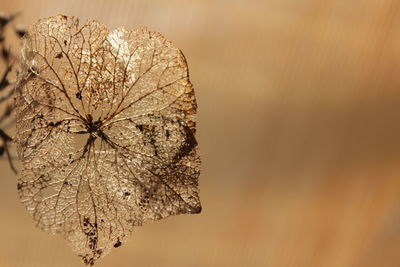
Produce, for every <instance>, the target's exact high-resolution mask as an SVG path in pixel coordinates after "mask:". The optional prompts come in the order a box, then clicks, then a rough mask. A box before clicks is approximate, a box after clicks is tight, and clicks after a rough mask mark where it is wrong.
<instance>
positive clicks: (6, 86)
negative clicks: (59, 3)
mask: <svg viewBox="0 0 400 267" xmlns="http://www.w3.org/2000/svg"><path fill="white" fill-rule="evenodd" d="M15 17H16V15H12V16H7V15H4V14H0V64H1V67H2V68H4V70H2V71H3V73H2V74H1V78H0V107H1V109H0V112H1V115H0V140H1V145H0V157H2V156H4V154H5V155H6V157H7V159H8V162H9V165H10V168H11V169H12V170H13V172H14V173H17V170H16V168H15V166H14V164H13V161H12V156H11V152H10V144H11V143H12V141H13V140H12V138H11V137H10V135H9V134H7V133H6V128H9V127H10V126H11V125H13V124H14V120H13V119H12V113H13V111H14V109H13V103H12V96H13V94H14V82H13V81H12V80H11V76H12V74H13V71H14V69H13V66H14V63H15V61H16V59H17V57H16V56H14V55H13V54H12V52H11V49H10V47H9V44H8V43H7V42H6V30H7V29H8V28H9V27H10V24H11V22H12V21H13V20H14V18H15ZM15 33H16V34H17V35H18V36H19V37H22V36H23V35H24V34H25V31H24V30H22V29H17V30H15ZM7 39H8V38H7Z"/></svg>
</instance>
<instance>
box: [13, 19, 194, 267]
mask: <svg viewBox="0 0 400 267" xmlns="http://www.w3.org/2000/svg"><path fill="white" fill-rule="evenodd" d="M78 24H79V23H78V20H77V19H76V18H74V17H66V16H62V15H59V16H54V17H50V18H46V19H42V20H40V21H39V22H37V23H36V24H35V25H34V26H32V27H31V28H30V30H29V31H28V33H27V34H26V36H25V38H24V40H23V41H24V43H23V55H22V65H21V74H20V76H19V80H18V84H17V86H16V88H17V89H16V94H17V95H16V102H15V108H16V137H15V142H16V144H17V149H18V155H19V157H20V159H21V161H22V171H21V174H20V177H19V180H18V191H19V195H20V198H21V200H22V202H23V204H24V205H25V206H26V208H27V210H28V212H29V213H30V214H31V216H32V217H33V219H34V220H35V222H36V223H37V225H38V226H39V227H40V228H42V229H44V230H45V231H48V232H51V233H60V234H62V235H63V236H64V237H65V238H66V239H67V240H68V241H69V242H70V243H71V244H72V247H73V249H74V250H75V251H76V252H77V253H78V254H79V256H80V257H82V259H83V261H84V263H86V264H88V265H93V264H94V263H95V261H96V260H98V259H99V258H101V257H102V256H104V255H105V254H107V253H108V252H109V251H110V249H111V248H112V247H119V246H121V244H123V243H124V242H125V241H126V239H127V236H128V235H129V233H130V232H131V231H132V230H133V227H134V226H137V225H142V224H143V223H144V222H146V221H149V220H150V221H151V220H159V219H162V218H166V217H168V216H170V215H177V214H184V213H199V212H200V211H201V206H200V200H199V196H198V176H199V174H200V169H199V168H200V158H199V155H198V153H197V142H196V139H195V115H196V100H195V96H194V91H193V87H192V85H191V83H190V81H189V78H188V68H187V64H186V60H185V58H184V56H183V54H182V53H181V51H180V50H179V49H177V48H175V47H174V46H173V45H172V44H171V42H169V41H167V40H166V39H165V38H164V37H163V36H162V35H161V34H159V33H157V32H154V31H150V30H148V29H147V28H140V29H137V30H133V31H127V30H124V29H116V30H112V31H109V30H108V29H107V28H106V27H104V26H103V25H101V24H100V23H98V22H96V21H90V22H88V23H87V24H85V25H83V26H79V25H78Z"/></svg>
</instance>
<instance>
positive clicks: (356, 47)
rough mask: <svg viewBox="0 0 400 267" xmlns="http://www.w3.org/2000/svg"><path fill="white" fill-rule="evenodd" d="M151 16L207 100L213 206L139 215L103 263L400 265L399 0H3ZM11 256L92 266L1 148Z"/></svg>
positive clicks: (148, 20) (208, 200)
mask: <svg viewBox="0 0 400 267" xmlns="http://www.w3.org/2000/svg"><path fill="white" fill-rule="evenodd" d="M0 9H1V10H3V11H5V12H7V13H13V12H21V16H20V17H19V18H18V21H17V22H18V23H21V24H24V25H30V24H31V23H33V22H34V21H36V20H37V19H38V18H41V17H44V16H50V15H54V14H60V13H62V14H66V15H76V16H78V17H79V18H80V20H81V22H84V21H85V20H86V19H87V18H95V19H98V20H100V21H101V22H103V23H105V24H107V25H108V26H109V27H111V28H113V27H118V26H125V27H127V28H135V27H137V26H139V25H148V26H149V27H151V28H152V29H155V30H158V31H160V32H162V33H163V34H164V35H165V36H166V37H167V38H169V39H170V40H172V41H173V42H174V43H175V44H176V45H177V46H178V47H180V48H181V49H182V50H183V52H184V53H185V55H186V58H187V60H188V63H189V67H190V73H191V80H192V82H193V83H194V85H195V89H196V94H197V100H198V105H199V114H198V140H199V143H200V149H201V154H202V158H203V172H202V175H201V177H200V182H201V184H200V186H201V197H202V203H203V212H202V213H201V214H200V215H196V216H194V215H190V216H189V215H187V216H177V217H173V218H169V219H166V220H164V221H158V222H154V223H151V224H147V225H145V226H144V227H140V228H137V230H136V231H135V232H134V233H133V235H132V237H131V239H130V240H129V242H128V243H127V244H126V245H124V246H122V247H121V248H118V249H115V250H114V251H112V253H111V254H109V255H108V256H106V257H105V258H104V259H103V260H101V261H100V262H98V264H96V266H98V267H105V266H126V267H127V266H161V267H163V266H173V267H178V266H185V267H186V266H199V267H202V266H216V267H219V266H229V267H231V266H255V267H257V266H267V267H269V266H271V267H281V266H282V267H292V266H296V267H297V266H300V267H303V266H304V267H310V266H316V267H319V266H323V267H325V266H327V267H331V266H332V267H347V266H355V267H368V266H371V267H375V266H385V267H391V266H400V253H399V251H400V164H399V163H400V139H399V138H400V68H399V67H400V46H399V45H400V2H399V1H398V0H381V1H375V0H358V1H347V0H331V1H324V0H264V1H244V0H242V1H238V0H236V1H235V0H230V1H228V0H226V1H211V0H205V1H183V0H182V1H178V0H173V1H165V0H150V1H145V0H143V1H139V0H138V1H132V0H131V1H128V0H113V1H98V0H97V1H95V0H92V1H78V0H68V1H65V0H64V1H60V0H39V1H36V0H35V1H22V0H1V5H0ZM0 164H1V165H0V168H1V169H0V170H1V174H0V178H1V179H0V214H1V220H0V238H1V242H0V266H2V267H3V266H4V267H36V266H40V267H41V266H68V267H69V266H83V264H82V263H80V260H79V258H78V257H77V256H76V255H75V254H74V253H73V252H72V251H71V249H70V248H69V247H68V246H67V245H66V242H64V241H63V240H62V239H61V238H60V237H54V236H50V235H48V234H46V233H43V232H41V231H40V230H38V229H36V228H35V227H34V226H33V223H32V220H31V219H30V218H29V217H28V215H27V214H26V212H25V210H24V208H23V207H22V205H21V204H19V200H18V198H17V193H16V182H15V179H16V178H15V176H14V175H13V174H12V173H11V172H10V170H9V169H8V166H7V164H6V161H5V160H1V161H0Z"/></svg>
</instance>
